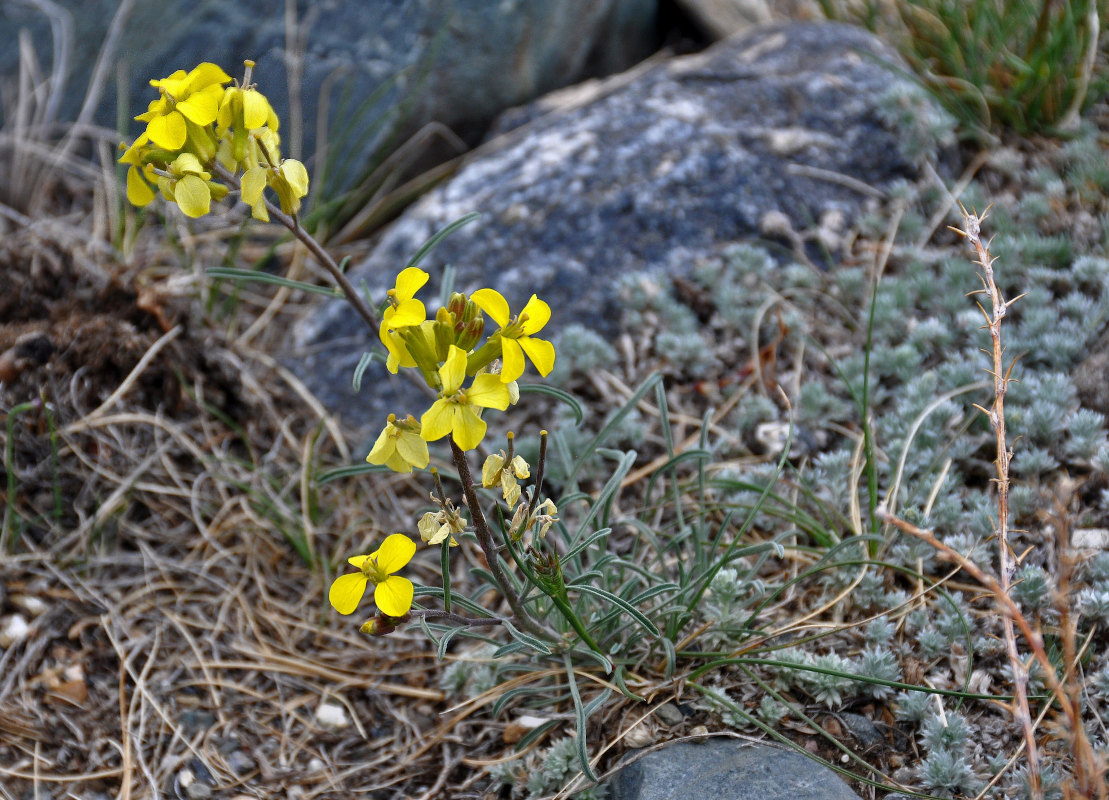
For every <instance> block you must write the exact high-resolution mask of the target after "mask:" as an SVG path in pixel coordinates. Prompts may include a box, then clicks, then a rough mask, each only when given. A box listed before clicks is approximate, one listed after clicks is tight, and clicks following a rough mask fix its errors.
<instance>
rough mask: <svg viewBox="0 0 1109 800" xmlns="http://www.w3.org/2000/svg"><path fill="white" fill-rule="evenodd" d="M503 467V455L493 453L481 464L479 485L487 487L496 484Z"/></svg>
mask: <svg viewBox="0 0 1109 800" xmlns="http://www.w3.org/2000/svg"><path fill="white" fill-rule="evenodd" d="M503 468H504V456H503V455H501V454H500V453H493V454H492V455H491V456H489V457H488V458H487V459H485V463H484V464H482V466H481V485H482V486H484V487H485V488H486V489H489V488H491V487H493V486H496V485H497V481H499V480H500V479H501V470H502V469H503Z"/></svg>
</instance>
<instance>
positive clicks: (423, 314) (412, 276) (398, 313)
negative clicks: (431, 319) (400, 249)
mask: <svg viewBox="0 0 1109 800" xmlns="http://www.w3.org/2000/svg"><path fill="white" fill-rule="evenodd" d="M428 277H429V275H428V274H427V273H426V272H424V271H423V270H422V269H420V268H419V267H408V268H406V269H402V270H401V271H400V274H399V275H397V285H396V286H395V287H394V288H392V289H390V290H389V291H388V297H389V307H388V308H386V309H385V313H384V314H383V315H382V316H383V318H384V320H385V321H386V322H388V323H389V327H390V328H393V329H394V330H395V329H396V328H404V327H406V326H408V325H419V324H420V323H421V322H423V321H424V320H426V319H427V309H425V308H424V304H423V303H422V302H420V301H419V300H417V299H416V292H418V291H420V289H422V288H423V286H424V284H425V283H427V279H428Z"/></svg>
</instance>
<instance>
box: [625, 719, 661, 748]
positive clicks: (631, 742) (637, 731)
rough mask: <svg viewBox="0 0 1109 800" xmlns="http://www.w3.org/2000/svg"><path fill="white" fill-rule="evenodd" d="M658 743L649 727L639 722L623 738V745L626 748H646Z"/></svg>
mask: <svg viewBox="0 0 1109 800" xmlns="http://www.w3.org/2000/svg"><path fill="white" fill-rule="evenodd" d="M657 741H658V737H657V736H656V735H655V734H654V731H652V730H651V726H649V725H645V724H644V723H642V722H640V723H639V724H638V725H636V726H635V727H634V728H632V729H631V730H630V731H628V733H627V735H626V736H625V737H624V744H626V745H627V746H628V747H635V748H640V747H646V746H647V745H651V744H654V743H655V742H657Z"/></svg>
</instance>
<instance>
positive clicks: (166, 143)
mask: <svg viewBox="0 0 1109 800" xmlns="http://www.w3.org/2000/svg"><path fill="white" fill-rule="evenodd" d="M146 135H147V136H149V137H150V141H152V142H154V144H156V145H158V147H161V148H164V149H166V150H179V149H180V148H181V146H182V145H183V144H185V118H184V117H182V116H181V115H180V114H178V113H177V112H176V111H171V112H170V113H168V114H163V115H161V116H158V117H154V119H152V120H150V122H148V123H147V125H146Z"/></svg>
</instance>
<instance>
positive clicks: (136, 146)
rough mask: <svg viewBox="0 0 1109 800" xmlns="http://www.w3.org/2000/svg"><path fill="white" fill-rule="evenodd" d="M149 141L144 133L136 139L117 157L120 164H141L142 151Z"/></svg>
mask: <svg viewBox="0 0 1109 800" xmlns="http://www.w3.org/2000/svg"><path fill="white" fill-rule="evenodd" d="M149 143H150V137H149V136H147V135H146V134H145V133H144V134H142V135H141V136H140V137H139V138H138V139H136V140H135V141H134V142H133V143H132V144H131V146H130V147H128V148H127V150H125V151H124V153H123V155H121V156H120V157H119V163H120V164H131V165H132V166H136V167H139V166H142V152H143V149H144V148H145V147H146V145H147V144H149Z"/></svg>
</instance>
